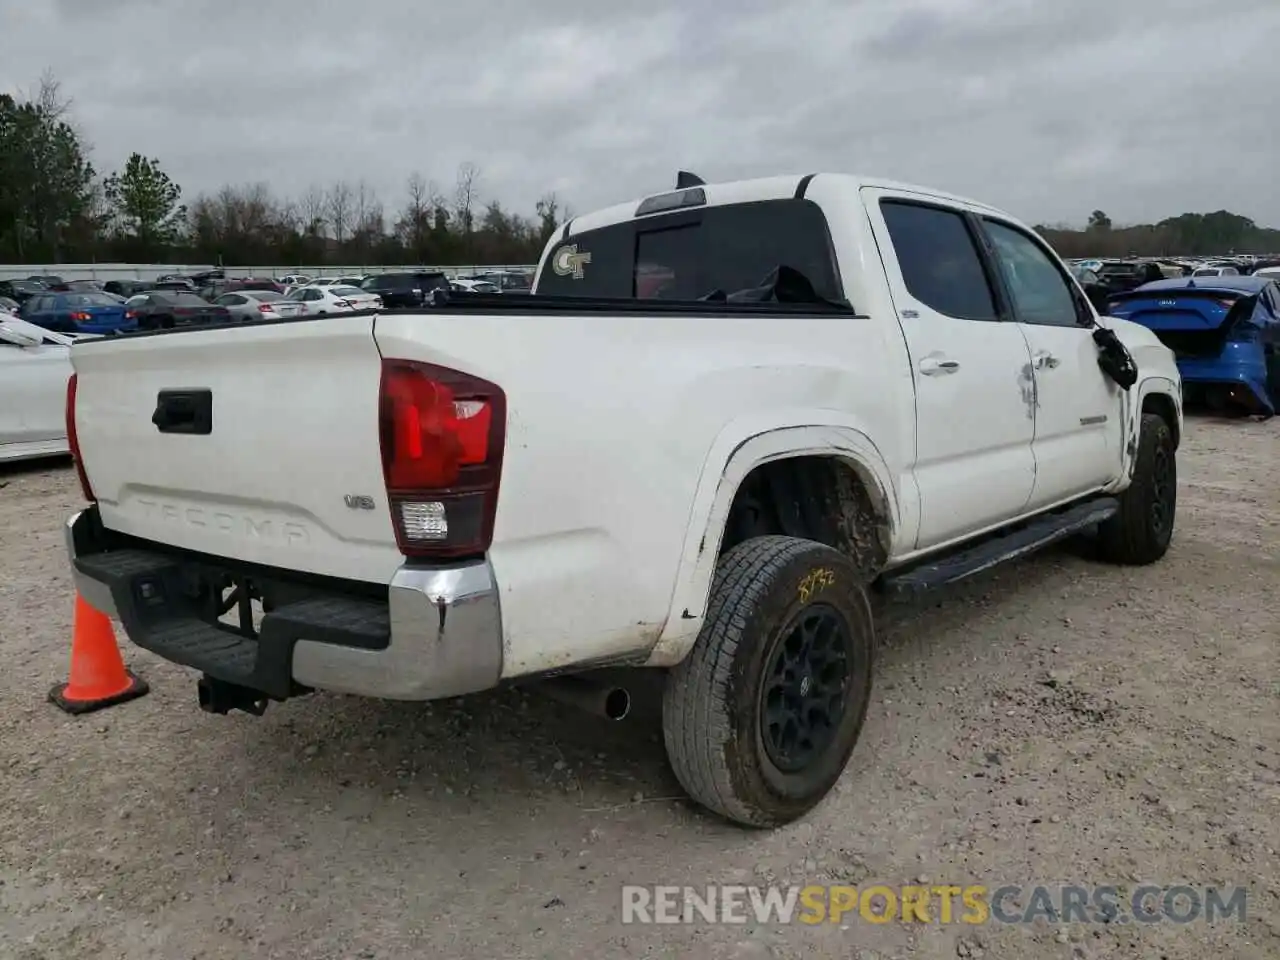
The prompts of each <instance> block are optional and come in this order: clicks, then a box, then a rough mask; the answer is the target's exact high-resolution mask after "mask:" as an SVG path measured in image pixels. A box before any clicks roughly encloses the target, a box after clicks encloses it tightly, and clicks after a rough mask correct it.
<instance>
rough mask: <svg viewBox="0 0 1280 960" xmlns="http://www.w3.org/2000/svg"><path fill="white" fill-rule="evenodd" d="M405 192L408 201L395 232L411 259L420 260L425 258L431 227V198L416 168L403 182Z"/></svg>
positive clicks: (424, 181) (425, 182) (425, 183)
mask: <svg viewBox="0 0 1280 960" xmlns="http://www.w3.org/2000/svg"><path fill="white" fill-rule="evenodd" d="M405 192H406V193H407V194H408V195H409V201H408V203H406V204H405V207H404V210H403V211H402V212H401V214H400V219H399V220H398V221H397V222H396V233H397V234H399V236H400V242H401V243H403V244H404V245H405V246H406V247H407V248H408V249H409V253H410V254H411V255H412V257H413V259H414V260H422V259H425V257H424V253H425V250H426V240H427V233H428V232H429V231H430V229H431V224H430V222H429V217H430V211H431V199H430V194H429V193H428V187H427V181H426V180H424V179H423V178H422V174H420V173H418V172H417V171H416V170H415V171H414V172H413V173H411V174H409V179H408V181H407V182H406V183H405Z"/></svg>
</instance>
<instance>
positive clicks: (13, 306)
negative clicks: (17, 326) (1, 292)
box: [0, 297, 19, 317]
mask: <svg viewBox="0 0 1280 960" xmlns="http://www.w3.org/2000/svg"><path fill="white" fill-rule="evenodd" d="M18 307H19V303H18V301H17V300H10V299H9V298H8V297H0V312H3V313H7V314H9V315H10V316H15V317H16V316H17V315H18Z"/></svg>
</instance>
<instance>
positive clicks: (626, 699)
mask: <svg viewBox="0 0 1280 960" xmlns="http://www.w3.org/2000/svg"><path fill="white" fill-rule="evenodd" d="M630 712H631V694H630V693H629V692H628V691H627V688H626V687H614V688H613V689H612V690H610V691H608V692H607V693H606V694H605V695H604V715H605V717H607V718H608V719H610V720H622V719H624V718H625V717H626V716H627V714H629V713H630Z"/></svg>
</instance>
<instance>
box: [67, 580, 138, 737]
mask: <svg viewBox="0 0 1280 960" xmlns="http://www.w3.org/2000/svg"><path fill="white" fill-rule="evenodd" d="M148 689H150V688H149V687H148V686H147V682H146V681H145V680H143V679H141V678H140V677H137V676H134V674H133V673H131V672H130V671H129V670H126V669H125V665H124V661H123V660H122V659H121V658H120V647H119V646H118V645H117V644H116V632H115V630H114V629H113V628H112V626H111V619H110V618H109V617H108V616H107V615H106V614H105V613H103V612H102V611H100V610H95V609H94V608H93V607H91V606H89V604H88V603H86V602H85V599H84V597H82V596H80V594H79V593H77V594H76V612H75V622H74V625H73V627H72V630H71V678H70V681H69V682H68V683H60V684H58V685H57V686H56V687H54V688H53V689H52V690H50V691H49V699H50V700H51V701H52V702H53V703H55V704H57V705H58V706H59V707H61V708H62V709H63V710H65V711H66V712H67V713H89V712H90V711H91V710H100V709H102V708H103V707H110V706H113V705H114V704H117V703H124V702H125V701H126V700H133V699H134V698H135V697H140V696H142V695H143V694H144V693H146V692H147V690H148Z"/></svg>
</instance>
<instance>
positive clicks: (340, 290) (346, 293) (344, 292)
mask: <svg viewBox="0 0 1280 960" xmlns="http://www.w3.org/2000/svg"><path fill="white" fill-rule="evenodd" d="M329 292H330V293H332V294H333V295H334V296H335V297H358V296H360V294H362V293H364V291H363V290H361V289H360V288H359V287H330V288H329Z"/></svg>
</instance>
